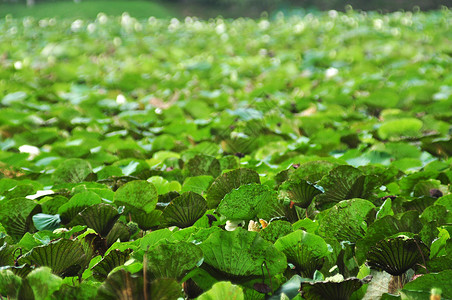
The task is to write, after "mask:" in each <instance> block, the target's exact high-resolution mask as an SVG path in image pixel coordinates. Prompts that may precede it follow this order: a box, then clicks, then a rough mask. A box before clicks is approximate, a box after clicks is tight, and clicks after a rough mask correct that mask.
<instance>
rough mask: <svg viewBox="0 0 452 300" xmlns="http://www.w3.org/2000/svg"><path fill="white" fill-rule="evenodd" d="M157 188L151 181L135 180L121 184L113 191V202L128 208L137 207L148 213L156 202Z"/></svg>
mask: <svg viewBox="0 0 452 300" xmlns="http://www.w3.org/2000/svg"><path fill="white" fill-rule="evenodd" d="M157 200H158V197H157V189H156V188H155V187H154V185H153V184H152V183H149V182H147V181H144V180H135V181H130V182H128V183H126V184H125V185H123V186H121V187H120V188H119V189H118V190H117V191H116V193H115V197H114V203H115V204H116V205H124V206H125V207H126V208H128V209H138V210H142V211H144V212H146V213H150V212H151V211H153V210H154V209H155V206H156V204H157Z"/></svg>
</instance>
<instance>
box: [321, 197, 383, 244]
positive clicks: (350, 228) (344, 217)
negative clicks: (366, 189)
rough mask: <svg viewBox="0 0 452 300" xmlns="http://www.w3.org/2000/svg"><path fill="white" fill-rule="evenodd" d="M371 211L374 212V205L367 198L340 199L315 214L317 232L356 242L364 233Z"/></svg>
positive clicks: (340, 239) (339, 239) (325, 235)
mask: <svg viewBox="0 0 452 300" xmlns="http://www.w3.org/2000/svg"><path fill="white" fill-rule="evenodd" d="M372 212H375V206H374V205H373V204H372V203H371V202H369V201H367V200H364V199H351V200H345V201H341V202H339V203H338V204H336V205H335V206H333V207H332V208H330V209H328V210H325V211H323V212H322V213H320V214H319V215H317V217H316V219H317V220H318V221H319V223H320V225H319V229H318V232H319V234H320V235H321V236H324V237H331V238H335V239H337V240H338V241H349V242H352V243H356V242H357V241H358V240H360V239H361V238H363V237H364V235H365V234H366V231H367V227H368V224H367V223H366V220H367V219H368V216H369V214H371V213H372Z"/></svg>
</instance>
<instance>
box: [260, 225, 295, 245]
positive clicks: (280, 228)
mask: <svg viewBox="0 0 452 300" xmlns="http://www.w3.org/2000/svg"><path fill="white" fill-rule="evenodd" d="M291 232H293V228H292V224H291V223H289V222H287V221H284V220H274V221H272V222H270V224H268V226H267V227H265V228H262V230H261V231H259V235H260V236H261V237H262V238H263V239H264V240H267V241H269V242H272V243H274V242H276V240H277V239H278V238H280V237H282V236H285V235H287V234H289V233H291Z"/></svg>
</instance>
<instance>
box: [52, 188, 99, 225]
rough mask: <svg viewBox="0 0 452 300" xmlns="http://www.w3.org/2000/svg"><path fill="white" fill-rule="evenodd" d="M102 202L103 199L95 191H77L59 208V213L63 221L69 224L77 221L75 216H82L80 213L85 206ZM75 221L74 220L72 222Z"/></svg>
mask: <svg viewBox="0 0 452 300" xmlns="http://www.w3.org/2000/svg"><path fill="white" fill-rule="evenodd" d="M99 203H102V199H101V198H100V197H99V196H98V195H97V194H96V193H94V192H91V191H86V192H81V193H77V194H75V195H74V196H72V197H71V199H69V201H67V202H66V203H65V204H63V205H61V206H60V208H59V209H58V214H59V215H60V218H61V223H63V224H69V223H76V222H75V221H76V220H74V219H75V218H77V217H78V218H80V216H79V215H78V214H79V213H80V212H82V211H83V210H84V209H85V208H87V207H89V206H91V205H95V204H99ZM71 221H74V222H71Z"/></svg>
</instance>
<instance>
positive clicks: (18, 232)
mask: <svg viewBox="0 0 452 300" xmlns="http://www.w3.org/2000/svg"><path fill="white" fill-rule="evenodd" d="M39 212H41V208H40V207H39V206H38V205H37V204H36V202H34V201H33V200H30V199H27V198H14V199H4V200H2V201H1V204H0V223H1V224H2V225H3V227H4V228H5V230H6V232H7V233H8V235H10V236H11V237H12V238H13V239H14V240H15V241H19V240H20V239H21V238H22V236H23V235H24V234H25V233H26V232H29V231H33V230H34V227H33V221H32V216H33V215H35V214H36V213H39Z"/></svg>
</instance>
